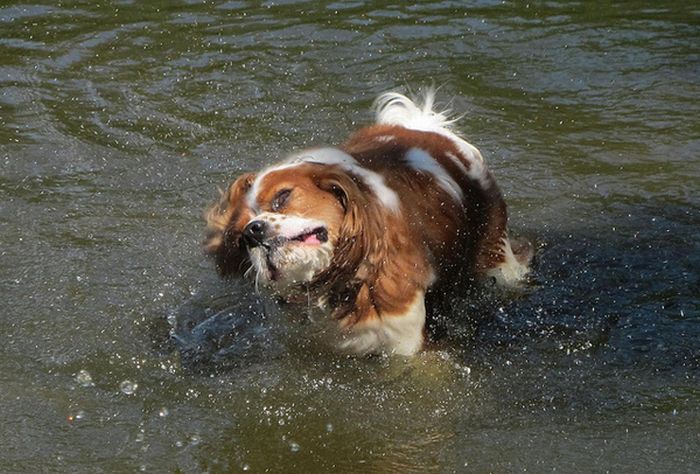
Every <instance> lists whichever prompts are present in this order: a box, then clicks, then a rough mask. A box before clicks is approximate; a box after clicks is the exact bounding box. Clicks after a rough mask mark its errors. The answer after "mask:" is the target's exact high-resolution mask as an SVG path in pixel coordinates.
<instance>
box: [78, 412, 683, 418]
mask: <svg viewBox="0 0 700 474" xmlns="http://www.w3.org/2000/svg"><path fill="white" fill-rule="evenodd" d="M674 411H675V410H674ZM83 418H85V412H84V411H83V410H80V411H78V413H76V414H75V416H74V417H73V419H75V420H82V419H83Z"/></svg>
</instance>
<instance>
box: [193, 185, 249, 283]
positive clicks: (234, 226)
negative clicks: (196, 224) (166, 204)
mask: <svg viewBox="0 0 700 474" xmlns="http://www.w3.org/2000/svg"><path fill="white" fill-rule="evenodd" d="M254 179H255V175H254V174H252V173H248V174H244V175H243V176H240V177H239V178H238V179H237V180H235V181H234V182H233V183H232V184H231V185H230V186H229V187H228V189H227V190H226V191H225V192H221V198H220V199H219V201H218V202H216V203H214V204H213V205H212V206H211V207H209V209H207V211H206V212H205V214H204V218H205V219H206V221H207V235H206V239H205V240H204V252H205V253H206V254H207V255H209V256H211V257H212V258H213V259H214V261H215V262H216V268H217V270H218V271H219V274H220V275H221V276H228V275H241V274H242V273H243V272H244V271H245V270H246V269H245V268H244V263H245V262H246V260H247V254H246V251H245V249H243V248H241V246H240V236H241V232H242V231H243V227H245V225H246V223H247V222H248V221H249V220H250V218H251V212H250V209H249V208H248V203H247V202H246V193H247V192H248V190H249V189H250V187H251V185H252V184H253V180H254Z"/></svg>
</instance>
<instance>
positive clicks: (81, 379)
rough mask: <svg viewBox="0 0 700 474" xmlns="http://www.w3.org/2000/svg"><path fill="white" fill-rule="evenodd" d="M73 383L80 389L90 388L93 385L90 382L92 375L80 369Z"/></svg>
mask: <svg viewBox="0 0 700 474" xmlns="http://www.w3.org/2000/svg"><path fill="white" fill-rule="evenodd" d="M75 381H76V382H77V383H78V385H80V386H82V387H92V386H94V385H95V384H94V383H93V381H92V375H90V372H88V371H87V370H85V369H80V371H79V372H78V373H77V374H76V375H75Z"/></svg>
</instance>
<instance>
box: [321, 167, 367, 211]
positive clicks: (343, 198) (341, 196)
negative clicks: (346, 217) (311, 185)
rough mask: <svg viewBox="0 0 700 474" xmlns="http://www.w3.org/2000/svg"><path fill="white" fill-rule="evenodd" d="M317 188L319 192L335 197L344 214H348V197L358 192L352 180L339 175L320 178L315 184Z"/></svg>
mask: <svg viewBox="0 0 700 474" xmlns="http://www.w3.org/2000/svg"><path fill="white" fill-rule="evenodd" d="M317 186H318V187H319V188H320V189H321V190H323V191H326V192H327V193H330V194H332V195H333V196H335V198H336V200H337V201H338V202H339V203H340V205H341V206H343V209H344V210H345V212H346V213H347V212H348V206H349V204H350V195H351V194H352V193H355V192H358V191H359V190H357V186H356V185H355V183H354V182H353V181H352V179H350V178H349V177H348V176H343V175H340V174H331V175H327V176H324V177H321V178H320V179H319V180H318V182H317Z"/></svg>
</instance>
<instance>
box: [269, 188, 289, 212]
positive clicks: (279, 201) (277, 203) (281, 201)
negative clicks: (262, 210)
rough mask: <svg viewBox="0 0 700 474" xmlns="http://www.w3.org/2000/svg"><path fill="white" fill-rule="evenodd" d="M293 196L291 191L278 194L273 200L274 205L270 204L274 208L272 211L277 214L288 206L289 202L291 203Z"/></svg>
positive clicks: (284, 190) (286, 190)
mask: <svg viewBox="0 0 700 474" xmlns="http://www.w3.org/2000/svg"><path fill="white" fill-rule="evenodd" d="M291 194H292V190H291V189H283V190H282V191H280V192H278V193H277V194H276V195H275V197H274V199H273V200H272V203H271V204H270V206H271V207H272V211H273V212H277V211H279V210H280V209H282V208H283V207H284V206H286V205H287V202H288V201H289V196H290V195H291Z"/></svg>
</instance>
